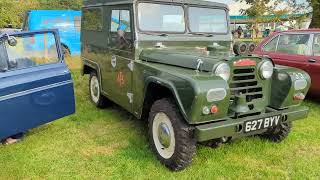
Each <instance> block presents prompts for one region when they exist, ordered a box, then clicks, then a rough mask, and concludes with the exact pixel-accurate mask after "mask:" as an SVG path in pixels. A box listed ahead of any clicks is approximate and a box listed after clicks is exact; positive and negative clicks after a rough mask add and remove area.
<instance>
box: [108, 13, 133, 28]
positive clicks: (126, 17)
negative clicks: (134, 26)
mask: <svg viewBox="0 0 320 180" xmlns="http://www.w3.org/2000/svg"><path fill="white" fill-rule="evenodd" d="M110 27H111V29H110V32H117V31H118V30H122V31H125V32H128V33H130V32H131V22H130V11H129V10H112V13H111V26H110Z"/></svg>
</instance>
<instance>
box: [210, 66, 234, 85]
mask: <svg viewBox="0 0 320 180" xmlns="http://www.w3.org/2000/svg"><path fill="white" fill-rule="evenodd" d="M230 71H231V70H230V66H229V65H228V64H227V63H222V64H219V65H218V66H217V67H216V69H215V71H214V74H215V75H216V76H220V77H221V78H222V79H224V80H226V81H228V80H229V78H230Z"/></svg>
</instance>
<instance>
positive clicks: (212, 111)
mask: <svg viewBox="0 0 320 180" xmlns="http://www.w3.org/2000/svg"><path fill="white" fill-rule="evenodd" d="M218 112H219V108H218V106H215V105H214V106H212V107H211V113H212V114H216V113H218Z"/></svg>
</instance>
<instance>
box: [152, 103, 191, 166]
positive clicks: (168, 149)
mask: <svg viewBox="0 0 320 180" xmlns="http://www.w3.org/2000/svg"><path fill="white" fill-rule="evenodd" d="M149 140H150V146H151V149H152V150H153V151H154V153H155V154H156V156H157V158H158V159H159V161H160V162H161V163H162V164H164V165H165V166H166V167H168V168H169V169H171V170H174V171H179V170H183V169H185V168H186V167H187V166H188V165H189V164H190V163H191V161H192V157H193V155H194V153H195V151H196V140H195V138H194V137H193V130H192V129H191V128H190V127H189V126H188V125H187V124H186V123H185V122H184V119H183V117H182V116H181V115H180V112H179V109H178V108H177V106H176V104H175V103H174V102H173V101H172V100H171V99H161V100H158V101H156V102H155V103H154V104H153V106H152V108H151V111H150V115H149Z"/></svg>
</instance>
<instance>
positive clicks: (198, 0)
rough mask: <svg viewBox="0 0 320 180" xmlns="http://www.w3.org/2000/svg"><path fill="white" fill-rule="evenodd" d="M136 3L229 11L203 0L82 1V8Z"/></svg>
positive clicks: (217, 4) (223, 5) (218, 4)
mask: <svg viewBox="0 0 320 180" xmlns="http://www.w3.org/2000/svg"><path fill="white" fill-rule="evenodd" d="M136 2H167V3H183V4H190V5H200V6H216V7H223V8H226V9H229V7H228V5H226V4H223V3H218V2H210V1H204V0H84V6H85V7H86V6H98V5H108V4H113V5H114V4H130V3H136Z"/></svg>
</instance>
